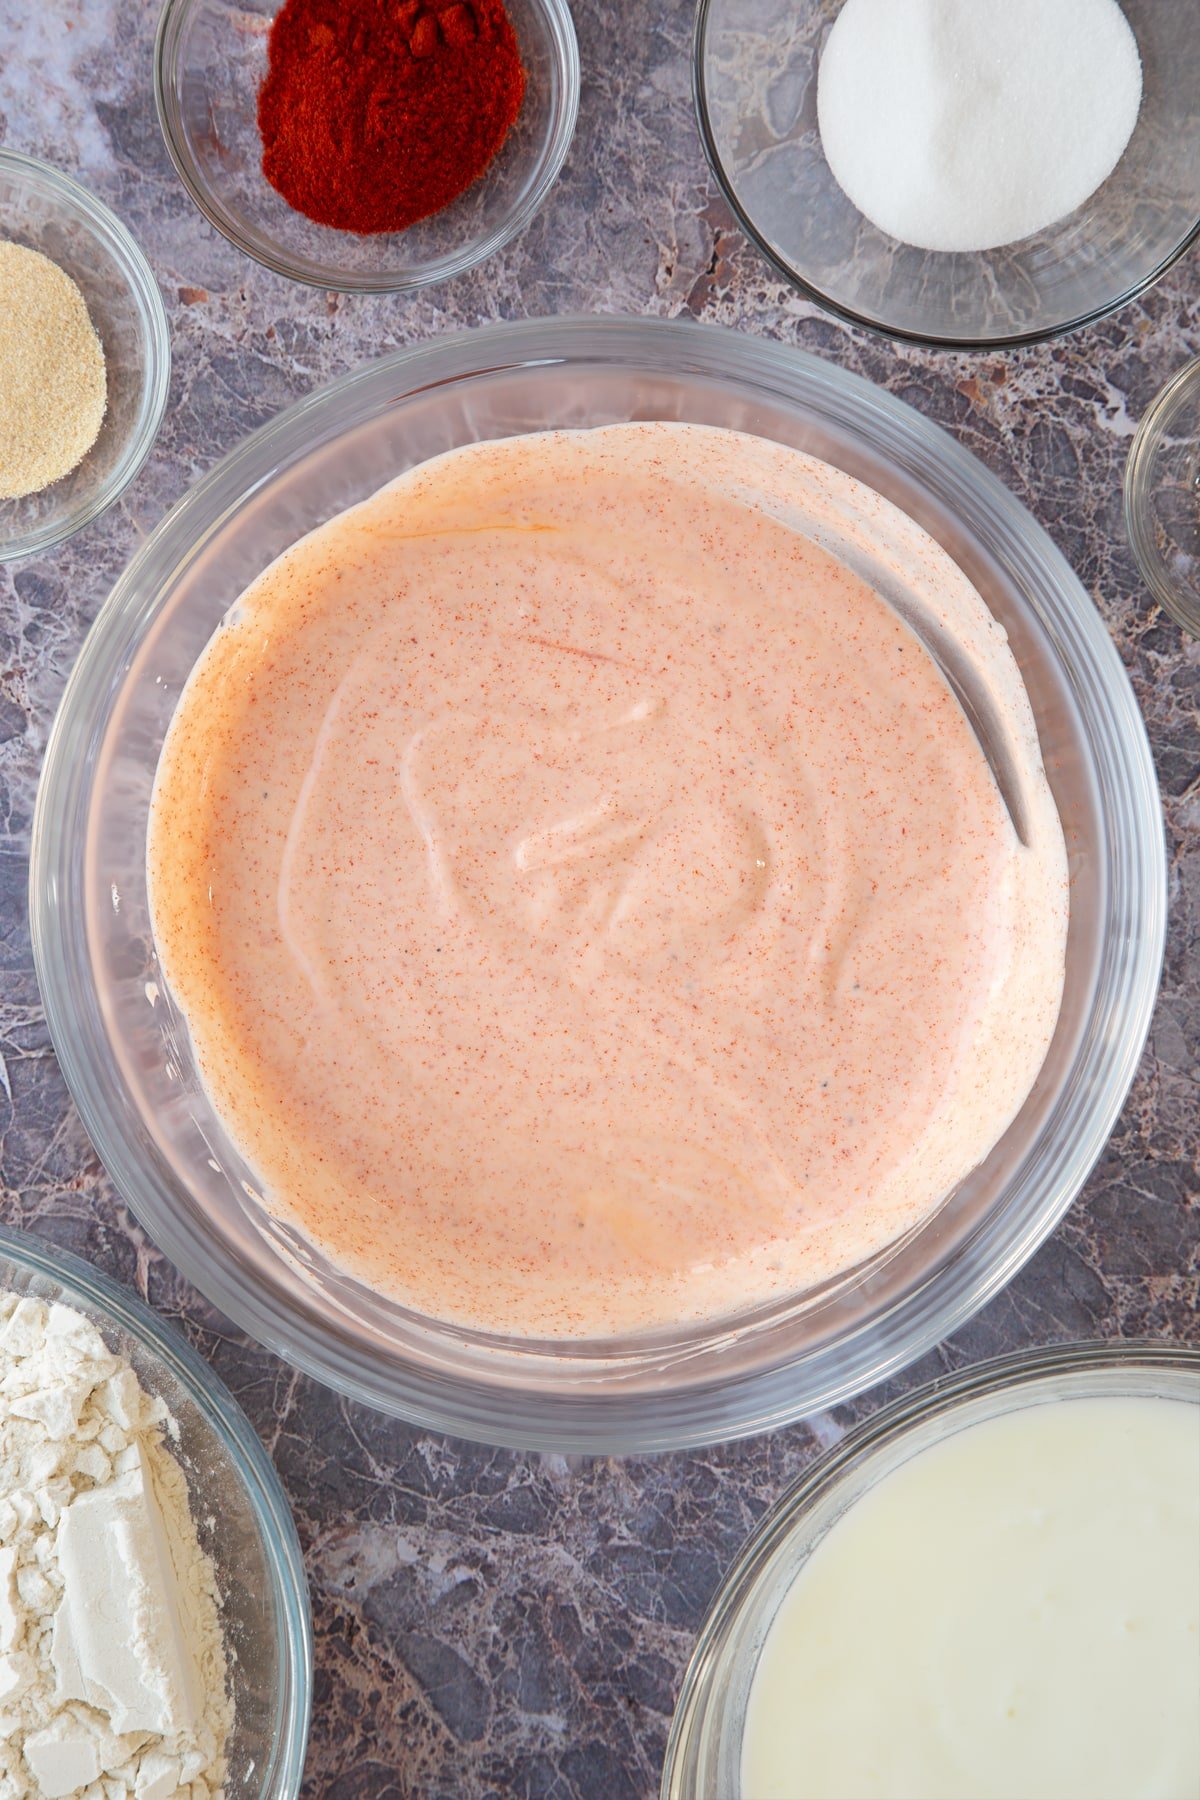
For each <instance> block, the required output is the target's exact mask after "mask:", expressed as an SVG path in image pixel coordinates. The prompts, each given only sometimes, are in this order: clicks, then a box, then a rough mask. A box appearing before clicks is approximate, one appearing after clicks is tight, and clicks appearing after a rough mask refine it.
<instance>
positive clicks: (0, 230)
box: [0, 149, 171, 562]
mask: <svg viewBox="0 0 1200 1800" xmlns="http://www.w3.org/2000/svg"><path fill="white" fill-rule="evenodd" d="M4 244H15V245H18V246H20V247H21V248H22V249H24V250H29V251H34V252H36V253H37V254H38V255H40V256H42V257H45V258H47V259H48V260H49V261H50V262H51V263H53V264H55V265H56V266H57V267H58V268H59V269H61V270H62V271H63V273H64V274H65V275H66V276H68V277H69V279H70V280H71V281H72V282H73V283H74V284H75V288H76V289H77V290H78V293H79V295H81V296H82V300H83V304H84V306H85V307H86V309H87V315H88V318H89V319H90V322H91V328H92V330H93V331H94V332H95V334H96V337H98V338H99V340H100V349H101V352H102V355H103V368H104V391H103V395H102V401H101V404H102V407H103V412H102V416H101V417H100V420H99V425H98V429H97V428H95V427H93V428H92V429H93V431H94V438H93V441H92V442H91V445H90V448H87V449H85V450H83V452H82V454H81V455H80V456H79V457H78V460H77V461H76V462H75V464H74V466H73V467H71V468H69V469H67V471H66V472H65V473H63V474H62V475H61V476H60V477H59V478H57V479H54V480H51V481H50V482H49V483H48V484H47V485H45V486H39V487H36V488H34V489H33V491H29V492H24V491H22V489H23V487H24V483H23V482H21V483H18V484H17V485H16V486H15V487H14V485H13V484H12V476H13V474H14V471H11V470H7V469H5V470H0V487H3V488H4V489H5V491H6V492H7V493H9V494H16V496H17V497H15V498H0V562H11V561H15V560H16V558H18V557H21V556H32V555H34V554H36V553H37V552H39V551H42V550H48V549H50V548H51V546H52V545H54V544H60V543H62V541H63V540H64V538H68V537H70V536H72V534H73V533H74V532H76V531H79V530H81V529H82V527H83V526H85V525H87V524H89V523H90V522H91V521H92V520H93V519H95V518H98V517H99V515H100V514H101V513H102V512H104V510H105V509H106V508H107V507H109V506H111V505H112V503H113V501H114V500H116V499H117V498H118V497H119V496H120V495H121V494H122V493H123V492H124V490H125V489H126V488H127V487H128V486H129V483H130V482H131V481H132V480H133V478H134V476H135V475H136V474H137V472H138V470H139V469H140V468H141V466H142V464H143V463H144V462H145V460H146V458H147V456H149V454H150V450H151V448H152V446H153V444H154V440H155V438H156V437H157V435H158V428H159V426H160V425H161V423H162V416H163V411H164V409H165V407H166V404H167V388H168V385H169V382H170V378H171V341H170V335H169V333H168V331H167V315H166V311H165V309H164V307H163V303H162V298H161V296H160V294H159V291H158V284H157V282H156V281H155V279H154V275H153V273H152V271H151V269H150V265H149V263H148V262H147V261H146V259H145V257H144V256H143V255H142V253H141V251H140V250H139V249H138V247H137V245H136V244H135V243H134V241H133V239H132V237H130V235H129V233H128V231H127V230H126V229H125V227H124V225H122V223H121V221H120V220H119V219H118V218H116V217H115V216H114V214H113V213H111V212H110V211H109V210H108V208H107V207H106V206H102V205H101V203H100V201H99V200H97V199H96V198H95V197H94V196H93V195H92V194H89V193H88V192H87V191H86V189H84V188H82V187H80V186H79V184H78V182H75V181H72V180H71V179H70V178H69V177H68V176H66V175H63V174H61V173H60V172H59V170H57V169H54V168H51V167H50V166H49V164H47V163H43V162H38V161H36V160H35V159H34V158H33V157H31V156H23V155H21V154H20V153H19V152H18V151H15V150H4V149H0V245H4ZM31 329H36V320H35V321H34V322H33V323H32V325H31Z"/></svg>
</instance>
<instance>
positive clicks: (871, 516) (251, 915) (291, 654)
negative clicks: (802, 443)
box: [149, 424, 1067, 1336]
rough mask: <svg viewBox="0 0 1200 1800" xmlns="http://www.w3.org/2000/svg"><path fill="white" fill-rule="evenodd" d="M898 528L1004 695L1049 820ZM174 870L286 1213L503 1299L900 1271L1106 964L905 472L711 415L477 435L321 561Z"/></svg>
mask: <svg viewBox="0 0 1200 1800" xmlns="http://www.w3.org/2000/svg"><path fill="white" fill-rule="evenodd" d="M864 559H867V560H868V561H869V564H870V567H871V568H872V569H875V570H878V571H881V572H882V575H883V576H884V577H886V578H887V579H888V580H896V581H899V582H901V583H902V584H903V586H904V588H905V591H906V592H908V593H910V594H914V593H915V594H917V595H919V596H920V600H921V605H922V607H923V608H924V610H925V613H926V615H927V616H928V617H929V618H930V619H931V620H934V621H935V622H937V623H938V624H939V625H940V626H942V627H947V628H949V629H950V630H951V631H953V633H954V635H955V638H956V641H957V642H958V643H960V644H961V645H964V646H965V647H966V653H967V654H968V655H969V656H970V658H972V659H973V662H974V664H975V665H976V666H977V667H978V668H979V669H980V670H982V671H983V675H984V677H985V679H986V681H987V683H988V685H989V688H990V691H992V692H993V693H994V694H996V695H998V696H999V698H998V701H997V704H998V706H999V711H1000V716H1001V718H1002V720H1003V724H1004V731H1005V735H1006V739H1007V743H1008V749H1009V751H1010V753H1011V758H1012V761H1013V764H1014V767H1015V773H1014V774H1013V776H1012V777H1011V779H1012V781H1013V782H1014V783H1015V788H1016V791H1017V792H1018V793H1019V796H1020V805H1021V811H1022V813H1023V818H1022V829H1023V832H1024V836H1025V839H1026V842H1025V843H1021V842H1020V841H1019V840H1018V837H1017V834H1016V832H1015V831H1014V828H1013V825H1012V823H1011V822H1010V818H1009V813H1008V811H1007V809H1006V805H1005V802H1004V800H1003V799H1002V797H1001V793H1000V791H999V789H998V787H997V784H996V781H995V780H994V778H993V775H992V772H991V770H990V768H989V765H988V762H987V761H986V760H985V757H984V755H983V753H982V752H981V750H980V748H979V745H978V744H977V742H976V739H975V737H974V735H973V733H972V730H971V727H970V725H969V724H968V722H967V718H966V716H965V714H964V713H963V711H962V709H961V707H960V706H959V703H958V701H957V700H956V699H955V697H954V695H953V694H952V692H951V690H950V688H949V687H948V686H947V684H946V681H945V680H944V678H943V676H942V674H941V673H940V671H939V669H938V667H937V666H936V664H935V663H934V661H933V659H932V657H931V656H930V655H929V654H928V652H927V651H926V650H925V649H924V648H923V646H922V644H921V642H920V641H919V639H918V638H917V637H916V636H915V635H914V634H913V632H912V631H911V630H910V629H909V627H908V626H907V625H906V624H904V623H902V622H901V620H900V618H899V617H898V616H897V614H896V613H895V612H894V611H893V610H892V609H891V607H890V606H889V605H888V604H886V603H885V602H884V601H883V600H882V599H881V598H879V597H878V595H877V594H876V592H875V591H874V590H873V588H872V587H871V586H868V585H867V582H866V581H865V580H864V579H863V578H862V577H861V576H860V575H859V574H856V573H853V572H852V571H851V568H850V566H849V564H851V563H854V564H855V566H856V567H859V568H863V567H865V566H866V563H865V562H864ZM1010 798H1011V795H1010ZM149 867H150V877H151V899H152V905H153V913H154V925H155V934H156V938H157V942H158V947H159V951H160V955H161V959H162V963H163V967H164V970H165V974H166V977H167V980H168V983H169V985H170V988H171V990H172V993H173V994H174V996H175V999H176V1000H177V1002H178V1003H179V1005H180V1006H181V1008H182V1009H183V1012H184V1014H185V1016H186V1019H187V1021H188V1025H189V1028H190V1031H191V1034H192V1038H193V1042H194V1044H195V1048H196V1052H197V1056H198V1058H199V1063H200V1067H201V1071H202V1074H203V1078H204V1080H205V1083H206V1085H207V1087H208V1089H209V1091H210V1094H211V1097H212V1099H213V1101H214V1104H215V1105H216V1107H217V1109H218V1111H219V1113H220V1114H221V1116H222V1117H223V1119H224V1120H225V1122H226V1124H227V1127H228V1129H229V1131H230V1133H231V1135H232V1137H233V1138H234V1140H235V1141H236V1142H237V1144H238V1146H239V1148H240V1149H241V1150H242V1152H243V1154H244V1155H245V1157H246V1158H247V1160H248V1161H249V1162H250V1164H251V1165H252V1167H253V1168H254V1169H255V1170H256V1171H257V1174H258V1176H259V1178H260V1180H261V1183H262V1185H263V1188H264V1191H265V1196H266V1201H267V1204H268V1205H269V1206H270V1208H271V1209H272V1210H273V1211H274V1212H276V1213H277V1214H278V1215H279V1216H281V1217H284V1218H287V1219H288V1220H290V1221H291V1222H293V1223H295V1224H297V1225H299V1226H300V1227H301V1228H302V1230H303V1231H304V1232H305V1233H306V1234H307V1236H308V1237H309V1238H310V1239H311V1240H312V1241H313V1242H314V1243H315V1244H316V1245H317V1246H319V1248H320V1249H321V1250H322V1251H324V1252H325V1254H326V1255H327V1256H328V1257H329V1258H330V1259H331V1260H333V1261H334V1262H335V1263H337V1264H338V1265H339V1266H341V1267H343V1268H345V1269H347V1270H348V1271H350V1272H352V1273H354V1274H355V1275H357V1276H358V1277H360V1278H361V1279H363V1280H364V1281H366V1282H368V1283H369V1284H370V1285H371V1286H373V1287H374V1288H376V1289H378V1290H380V1291H382V1292H384V1293H386V1294H388V1295H390V1296H392V1297H394V1298H396V1299H398V1300H400V1301H402V1302H404V1303H406V1304H408V1305H411V1306H412V1307H415V1308H417V1309H419V1310H420V1311H422V1312H425V1313H429V1314H432V1315H435V1316H437V1317H439V1318H442V1319H450V1320H454V1321H459V1322H462V1323H465V1324H469V1325H471V1326H475V1327H479V1328H482V1329H485V1330H495V1331H499V1332H507V1333H515V1334H522V1335H549V1336H567V1335H569V1336H579V1335H596V1334H604V1333H608V1332H611V1331H628V1330H637V1329H639V1328H649V1327H655V1326H659V1325H663V1324H670V1323H679V1322H682V1321H685V1320H690V1319H694V1318H701V1317H716V1316H720V1315H723V1314H729V1313H734V1312H738V1311H741V1310H743V1309H745V1308H747V1307H750V1306H753V1305H756V1304H758V1303H761V1302H765V1301H768V1300H770V1299H772V1298H774V1297H778V1296H781V1295H785V1294H791V1293H794V1292H796V1291H797V1290H800V1289H803V1288H804V1287H806V1286H808V1285H810V1284H811V1283H813V1282H814V1281H818V1280H821V1279H823V1278H825V1277H827V1276H829V1275H831V1274H834V1273H836V1272H839V1271H842V1270H844V1269H846V1268H848V1267H850V1266H852V1265H854V1264H855V1263H857V1262H859V1261H860V1260H861V1259H863V1258H864V1257H866V1256H868V1255H870V1254H871V1253H873V1252H875V1251H877V1250H878V1249H880V1248H881V1247H882V1246H884V1245H886V1244H887V1243H888V1242H889V1241H890V1240H892V1239H894V1238H895V1237H896V1236H897V1235H898V1234H900V1233H902V1232H903V1231H905V1230H906V1229H907V1228H908V1227H909V1226H911V1225H913V1224H914V1223H916V1222H918V1221H919V1220H921V1219H922V1218H924V1217H925V1216H927V1215H928V1213H929V1212H930V1210H931V1209H932V1208H933V1207H934V1206H935V1205H936V1204H937V1202H938V1201H939V1200H940V1199H941V1198H943V1197H944V1196H945V1194H946V1193H947V1192H948V1191H949V1190H950V1189H951V1188H952V1187H953V1186H954V1184H955V1183H956V1182H957V1181H958V1180H959V1179H960V1178H961V1177H962V1176H963V1175H964V1174H966V1173H967V1171H968V1170H970V1169H971V1168H972V1167H973V1166H974V1165H975V1164H976V1163H978V1162H979V1161H980V1160H981V1158H982V1157H984V1156H985V1155H986V1154H987V1152H988V1150H989V1149H990V1148H991V1147H992V1145H993V1144H994V1143H995V1142H996V1140H997V1138H998V1137H999V1136H1000V1135H1001V1133H1002V1132H1003V1130H1004V1128H1005V1127H1006V1126H1007V1124H1008V1123H1009V1121H1010V1120H1011V1118H1012V1117H1013V1115H1014V1113H1015V1112H1016V1111H1017V1109H1018V1108H1019V1106H1020V1105H1021V1103H1022V1101H1023V1100H1024V1098H1025V1097H1026V1095H1027V1094H1028V1092H1029V1089H1030V1087H1031V1085H1032V1083H1033V1081H1034V1079H1035V1077H1036V1076H1037V1073H1038V1070H1039V1068H1040V1066H1041V1063H1042V1060H1043V1057H1044V1054H1045V1051H1046V1047H1047V1045H1048V1043H1049V1040H1050V1036H1051V1033H1052V1031H1053V1028H1054V1023H1055V1019H1056V1016H1057V1012H1058V1006H1059V1000H1060V996H1061V989H1062V979H1063V955H1064V939H1065V930H1066V912H1067V902H1066V866H1065V854H1064V849H1063V841H1062V834H1061V830H1060V827H1059V823H1058V818H1057V814H1056V812H1055V809H1054V805H1053V801H1052V799H1051V796H1050V793H1049V789H1048V788H1047V786H1046V782H1045V778H1044V775H1043V774H1042V770H1041V764H1040V760H1039V757H1038V749H1037V740H1036V736H1035V733H1034V729H1033V722H1032V718H1031V715H1030V711H1029V705H1028V701H1027V699H1026V697H1025V693H1024V690H1023V687H1022V685H1021V681H1020V676H1019V674H1018V671H1017V667H1016V664H1015V662H1014V660H1013V658H1012V656H1011V654H1010V652H1009V650H1008V648H1007V645H1006V643H1005V642H1004V639H1003V634H1002V633H1001V632H1000V629H999V627H998V626H996V625H995V624H994V623H993V622H992V621H991V619H990V616H989V615H988V614H987V612H986V610H985V609H984V607H983V604H982V602H981V601H980V600H979V598H978V596H977V595H976V594H975V592H974V590H973V589H972V588H971V587H970V585H969V584H968V583H967V581H966V580H965V578H964V577H963V576H962V574H961V573H960V572H959V570H958V569H957V568H956V567H955V566H954V565H953V564H952V563H951V562H950V561H949V559H948V558H947V557H946V556H945V555H944V553H943V552H942V551H941V550H940V549H939V548H938V547H937V546H936V545H935V544H933V542H932V541H931V540H930V539H929V538H928V537H926V536H925V535H924V534H923V533H922V532H921V531H920V530H919V529H918V528H917V527H916V526H915V525H913V524H912V523H911V521H909V520H907V519H906V518H904V517H903V515H901V514H900V513H898V512H897V511H896V510H895V509H894V508H893V507H891V506H890V505H889V504H888V503H887V502H885V501H883V500H882V499H880V498H879V496H878V495H876V494H873V493H872V492H870V490H868V489H866V488H864V487H862V486H860V485H859V484H857V483H855V482H853V481H851V480H850V479H849V478H848V477H846V476H845V475H842V474H840V473H839V472H837V471H836V470H834V469H831V468H829V467H827V466H826V465H824V464H821V463H818V462H815V461H813V460H812V459H811V458H808V457H805V456H803V455H801V454H800V453H798V452H796V451H793V450H790V449H787V448H784V447H782V446H779V445H775V444H771V443H767V442H765V441H762V440H759V439H756V438H750V437H744V436H740V435H737V434H734V433H730V432H723V431H716V430H711V429H707V428H702V427H697V426H684V425H666V424H638V425H621V426H612V427H607V428H604V429H600V430H595V431H588V432H559V433H547V434H544V435H539V436H530V437H525V438H520V439H510V440H506V441H503V442H498V443H490V444H479V445H474V446H471V447H469V448H466V449H463V450H458V451H455V452H453V453H451V454H450V455H447V456H445V457H441V458H439V459H437V460H435V461H433V462H429V463H426V464H424V465H423V466H421V467H420V468H418V469H416V470H414V471H412V472H411V473H409V474H407V475H405V476H403V477H402V478H401V479H400V480H399V481H396V482H394V483H393V484H392V485H391V486H389V487H387V488H385V489H383V490H382V492H380V493H379V494H377V495H375V496H374V497H373V498H372V499H371V500H369V501H367V502H365V503H364V504H363V505H361V506H358V507H355V508H354V509H353V510H351V511H350V512H347V513H344V514H343V515H341V516H340V517H339V518H336V519H334V520H332V521H331V522H330V523H329V524H328V525H325V526H323V527H321V528H320V529H319V530H318V531H316V532H314V533H312V534H311V535H310V536H309V537H307V538H305V539H304V540H302V541H301V542H300V543H298V544H297V545H295V546H294V547H293V548H292V549H291V550H289V551H287V552H286V553H285V554H284V555H283V556H282V557H280V558H279V560H278V561H277V562H275V563H274V564H273V565H272V566H271V567H270V568H269V569H267V570H266V572H265V573H264V574H263V575H261V576H260V577H259V578H258V580H257V581H255V582H254V583H253V584H252V585H251V587H250V588H249V589H248V590H247V592H246V593H245V595H244V596H243V597H242V599H241V600H240V602H239V603H238V605H237V607H236V608H235V609H234V612H233V613H232V614H231V615H230V617H229V619H228V620H227V621H226V623H225V625H224V626H223V628H222V629H221V630H220V631H219V632H218V633H217V635H216V636H215V638H214V639H213V641H212V643H211V644H210V646H209V648H208V649H207V651H206V652H205V654H204V656H203V657H202V658H201V660H200V662H199V664H198V665H197V668H196V670H195V672H194V674H193V675H192V678H191V680H190V682H189V684H188V686H187V688H186V690H185V692H184V694H183V696H182V699H181V701H180V704H179V707H178V711H177V713H176V716H175V719H174V721H173V724H172V726H171V730H170V733H169V736H168V739H167V743H166V746H165V748H164V751H163V757H162V762H161V765H160V769H159V775H158V783H157V788H156V793H155V800H154V807H153V814H152V820H151V830H150V844H149Z"/></svg>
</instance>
